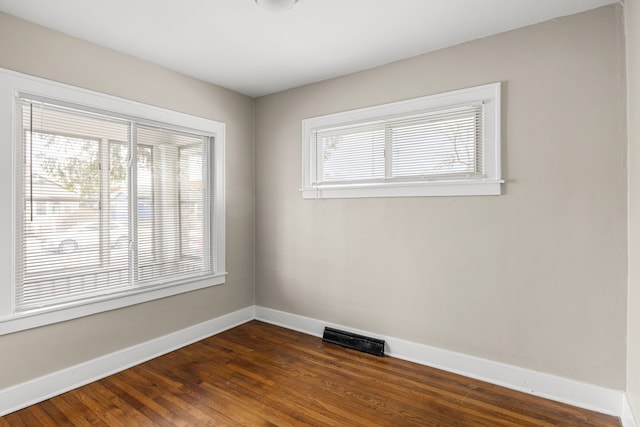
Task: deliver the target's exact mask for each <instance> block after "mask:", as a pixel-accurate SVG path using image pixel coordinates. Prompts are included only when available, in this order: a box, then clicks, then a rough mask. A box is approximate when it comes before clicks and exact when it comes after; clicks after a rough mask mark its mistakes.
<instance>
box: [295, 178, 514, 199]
mask: <svg viewBox="0 0 640 427" xmlns="http://www.w3.org/2000/svg"><path fill="white" fill-rule="evenodd" d="M503 182H504V181H502V180H482V181H438V182H411V183H384V184H378V183H374V184H371V183H367V184H347V185H344V184H343V185H321V186H318V187H311V188H303V189H302V190H301V191H302V197H303V198H304V199H347V198H352V199H356V198H363V197H426V196H440V197H442V196H499V195H500V194H501V184H502V183H503Z"/></svg>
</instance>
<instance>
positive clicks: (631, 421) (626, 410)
mask: <svg viewBox="0 0 640 427" xmlns="http://www.w3.org/2000/svg"><path fill="white" fill-rule="evenodd" d="M620 421H622V426H623V427H638V426H640V424H638V422H637V421H636V418H635V417H634V416H633V410H632V409H631V403H630V402H629V398H628V397H627V395H626V393H625V395H624V396H623V398H622V413H621V414H620Z"/></svg>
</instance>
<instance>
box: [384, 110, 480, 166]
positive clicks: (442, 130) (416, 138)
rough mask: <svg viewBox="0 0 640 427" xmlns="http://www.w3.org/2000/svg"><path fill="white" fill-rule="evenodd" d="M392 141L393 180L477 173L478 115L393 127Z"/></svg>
mask: <svg viewBox="0 0 640 427" xmlns="http://www.w3.org/2000/svg"><path fill="white" fill-rule="evenodd" d="M391 141H392V144H393V160H392V165H393V167H392V176H393V177H409V176H421V175H452V174H454V175H455V174H473V173H476V169H477V164H478V161H477V146H478V145H477V143H476V141H477V135H476V118H475V115H474V116H467V117H459V118H454V119H447V120H436V121H427V122H426V123H416V124H408V125H400V126H394V127H392V128H391Z"/></svg>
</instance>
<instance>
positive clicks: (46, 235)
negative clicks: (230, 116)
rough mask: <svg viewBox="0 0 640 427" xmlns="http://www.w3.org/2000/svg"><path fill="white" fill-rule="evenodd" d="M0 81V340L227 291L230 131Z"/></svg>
mask: <svg viewBox="0 0 640 427" xmlns="http://www.w3.org/2000/svg"><path fill="white" fill-rule="evenodd" d="M0 77H2V78H3V80H2V82H3V83H4V84H5V86H7V85H10V86H13V90H12V91H11V92H12V93H11V97H10V101H11V103H12V104H13V105H12V109H13V112H14V114H13V116H14V125H13V126H12V128H13V135H12V139H13V141H14V144H13V147H14V150H13V151H14V159H15V160H14V170H15V175H14V176H15V181H14V182H15V190H14V204H13V206H14V207H13V213H14V214H13V217H14V218H15V225H14V233H13V234H14V237H13V241H14V263H13V280H12V281H11V282H10V283H11V284H12V285H11V287H10V288H9V286H7V285H4V287H2V286H3V285H0V299H2V297H4V298H6V297H9V298H10V304H9V303H7V301H6V299H5V300H3V304H0V332H2V331H3V330H7V331H11V330H18V329H23V328H24V327H28V326H29V325H34V326H35V325H38V324H44V323H49V322H50V321H58V320H64V319H66V318H72V317H75V316H76V315H79V314H80V313H82V314H87V311H88V310H87V307H93V308H92V309H91V310H89V312H97V311H102V310H104V309H110V308H116V307H121V306H124V305H128V304H130V303H137V302H141V301H146V300H149V299H153V298H158V297H163V296H167V295H172V294H175V293H179V292H185V291H189V290H193V289H198V288H201V287H204V286H211V285H214V284H219V283H222V282H224V274H225V271H224V205H223V203H224V197H223V194H222V193H223V190H224V187H223V182H222V179H223V170H222V169H223V159H222V156H223V153H224V152H223V150H222V148H223V143H224V141H223V138H224V127H223V125H222V124H219V123H217V122H212V121H209V120H205V119H199V118H195V117H191V116H185V115H182V114H178V113H173V112H170V111H167V110H160V109H157V108H154V107H148V106H144V105H142V104H136V103H131V102H130V101H125V100H119V99H117V98H110V97H104V96H102V95H99V94H94V93H92V92H88V91H79V90H77V89H73V88H70V87H67V86H63V85H58V84H54V83H50V82H46V81H43V80H36V82H37V83H38V84H36V85H35V86H36V87H35V88H34V87H32V86H33V85H32V84H31V83H33V82H32V81H25V79H24V78H23V76H21V75H18V74H16V73H9V75H8V76H7V75H2V74H0ZM16 83H17V84H18V85H21V84H24V86H25V88H22V87H18V88H16V87H15V85H16ZM7 92H8V91H5V93H4V94H0V95H5V96H6V95H7V94H8V93H7ZM43 92H44V93H43ZM47 92H48V93H47ZM60 94H63V95H65V100H64V101H62V100H61V98H58V97H57V96H56V95H60ZM69 97H71V98H75V99H72V101H75V102H72V101H70V100H69ZM2 101H5V102H6V98H5V99H2ZM87 105H90V106H87ZM114 107H116V108H114ZM5 111H6V110H5ZM145 115H147V117H144V116H145ZM79 308H80V309H79ZM74 310H75V312H74ZM52 312H58V314H56V315H50V314H51V313H52ZM60 313H62V314H60ZM41 314H49V316H48V318H46V319H45V318H44V317H46V316H40V317H41V318H42V319H41V320H37V319H36V320H33V319H31V320H29V321H26V322H22V323H23V324H24V325H22V326H21V325H17V323H20V322H19V321H20V320H21V319H24V318H33V317H36V318H37V317H38V316H39V315H41ZM3 321H4V322H3Z"/></svg>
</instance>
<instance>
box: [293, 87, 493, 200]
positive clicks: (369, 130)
mask: <svg viewBox="0 0 640 427" xmlns="http://www.w3.org/2000/svg"><path fill="white" fill-rule="evenodd" d="M499 104H500V85H499V83H496V84H490V85H485V86H480V87H475V88H471V89H465V90H460V91H455V92H449V93H445V94H440V95H434V96H427V97H423V98H417V99H412V100H409V101H403V102H398V103H392V104H385V105H380V106H376V107H371V108H365V109H360V110H353V111H348V112H343V113H337V114H332V115H328V116H321V117H314V118H310V119H306V120H304V121H303V126H302V127H303V156H304V158H303V179H302V180H303V188H302V192H303V197H304V198H313V199H315V198H340V197H390V196H446V195H497V194H500V183H501V174H500V137H499V131H500V108H499V107H500V105H499Z"/></svg>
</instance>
